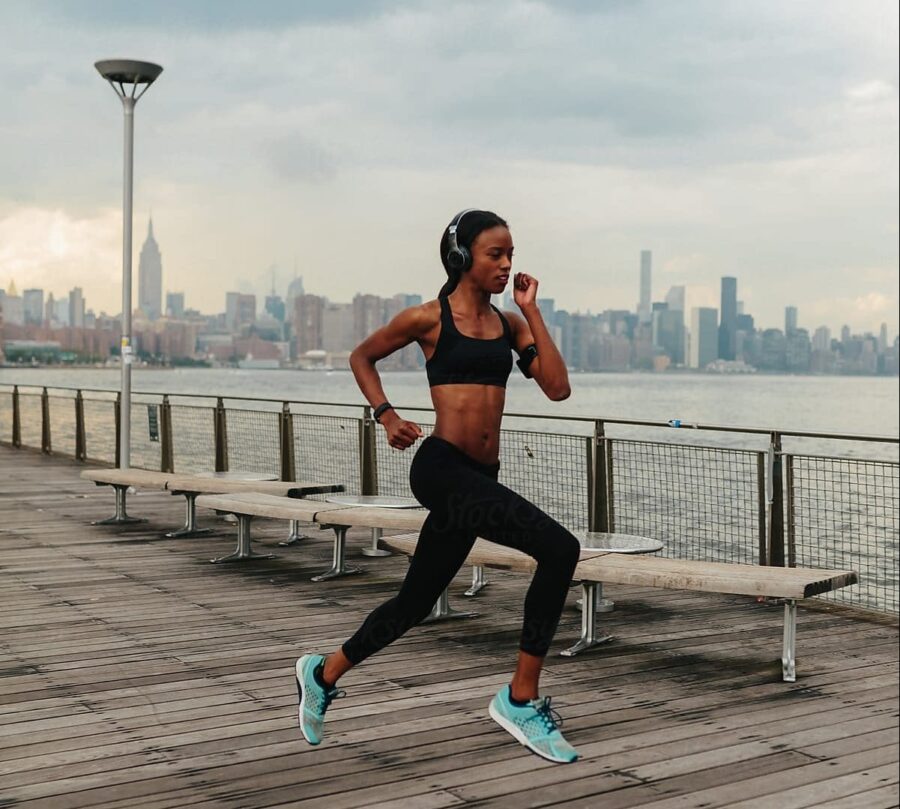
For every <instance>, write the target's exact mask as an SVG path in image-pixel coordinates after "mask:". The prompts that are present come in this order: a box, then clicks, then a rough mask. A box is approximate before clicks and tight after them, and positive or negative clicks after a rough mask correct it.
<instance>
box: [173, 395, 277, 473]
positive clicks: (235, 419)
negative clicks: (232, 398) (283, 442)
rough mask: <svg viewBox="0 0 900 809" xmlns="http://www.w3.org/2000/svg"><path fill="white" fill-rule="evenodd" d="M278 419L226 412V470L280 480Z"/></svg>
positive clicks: (250, 412) (262, 414)
mask: <svg viewBox="0 0 900 809" xmlns="http://www.w3.org/2000/svg"><path fill="white" fill-rule="evenodd" d="M280 418H281V416H280V414H278V413H266V412H262V411H259V410H237V409H229V410H228V411H227V416H226V419H227V424H228V468H229V469H230V470H232V471H245V472H261V473H265V474H272V475H275V476H276V477H278V476H280V474H281V454H280V439H279V427H278V422H279V420H280ZM176 445H177V436H176Z"/></svg>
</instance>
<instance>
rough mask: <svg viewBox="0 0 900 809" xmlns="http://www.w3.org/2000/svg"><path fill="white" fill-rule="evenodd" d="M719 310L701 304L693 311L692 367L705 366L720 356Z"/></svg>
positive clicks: (690, 362) (690, 363)
mask: <svg viewBox="0 0 900 809" xmlns="http://www.w3.org/2000/svg"><path fill="white" fill-rule="evenodd" d="M718 349H719V312H718V310H716V309H713V308H710V307H706V306H700V307H695V308H694V309H693V310H692V311H691V353H690V361H689V363H688V364H689V365H690V366H691V368H705V367H706V366H707V365H708V364H709V363H711V362H713V361H714V360H715V359H716V358H717V357H718Z"/></svg>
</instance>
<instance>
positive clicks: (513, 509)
mask: <svg viewBox="0 0 900 809" xmlns="http://www.w3.org/2000/svg"><path fill="white" fill-rule="evenodd" d="M440 252H441V261H442V262H443V265H444V269H445V270H446V272H447V275H448V276H449V278H448V280H447V282H446V283H445V284H444V286H443V288H442V289H441V291H440V293H439V294H438V297H437V300H432V301H428V302H427V303H423V304H421V305H420V306H412V307H410V308H408V309H405V310H404V311H402V312H400V314H398V315H397V316H396V317H395V318H394V319H393V320H392V321H391V322H390V323H388V324H387V325H386V326H384V327H383V328H381V329H378V330H377V331H376V332H374V333H373V334H372V335H370V336H369V337H367V338H366V339H365V340H364V341H363V342H362V343H360V344H359V345H358V346H357V347H356V349H354V351H353V353H352V354H351V356H350V367H351V368H352V370H353V374H354V376H355V377H356V381H357V383H358V384H359V387H360V390H361V391H362V393H363V395H364V396H365V397H366V399H367V400H368V401H369V403H370V404H371V405H372V406H373V407H374V408H375V410H374V418H375V420H376V421H377V422H378V423H379V424H381V425H382V426H383V427H384V429H385V431H386V432H387V440H388V443H389V444H390V445H391V446H392V447H394V448H395V449H398V450H405V449H407V448H408V447H410V446H412V445H413V444H414V443H415V442H416V441H417V440H418V439H419V438H420V437H421V436H422V430H421V429H420V428H419V426H418V425H417V424H415V423H414V422H412V421H408V420H407V419H404V418H402V417H401V416H400V414H399V413H397V411H396V410H394V409H393V407H392V406H391V405H390V403H389V402H388V401H387V397H386V396H385V394H384V389H383V388H382V386H381V379H380V377H379V375H378V371H377V370H376V369H375V363H376V362H377V361H378V360H380V359H382V358H384V357H387V356H388V355H390V354H392V353H393V352H394V351H397V350H398V349H399V348H402V347H403V346H405V345H408V344H409V343H411V342H412V341H413V340H415V341H416V342H417V343H418V344H419V346H420V347H421V348H422V351H423V353H424V355H425V357H426V363H425V369H426V372H427V376H428V384H429V386H430V388H431V398H432V402H433V404H434V410H435V425H434V430H433V432H432V434H431V435H430V436H428V437H427V438H426V439H425V440H424V441H423V442H422V444H421V445H420V446H419V448H418V450H417V451H416V454H415V456H414V457H413V460H412V464H411V467H410V472H409V484H410V488H411V489H412V492H413V494H414V495H415V497H416V500H418V501H419V503H421V504H422V505H423V506H424V507H425V508H427V509H429V514H428V517H427V518H426V519H425V522H424V524H423V526H422V530H421V533H420V535H419V539H418V543H417V545H416V551H415V554H414V556H413V557H412V559H411V562H410V565H409V570H408V572H407V574H406V578H405V579H404V581H403V584H402V586H401V587H400V591H399V592H398V593H397V595H396V596H394V597H393V598H391V599H389V600H388V601H385V602H384V603H383V604H381V606H379V607H377V608H376V609H375V610H374V611H373V612H372V613H371V614H370V615H369V616H368V617H367V618H366V620H365V621H364V622H363V624H362V626H360V628H359V629H358V630H357V631H356V633H355V634H354V635H353V636H352V637H351V638H350V639H348V640H347V641H346V642H345V643H344V644H343V645H342V646H341V648H339V649H337V650H336V651H334V652H332V653H331V654H329V655H327V656H323V655H319V654H307V655H304V656H303V657H301V658H300V659H299V660H298V661H297V664H296V676H297V689H298V692H299V696H300V727H301V729H302V731H303V735H304V737H305V738H306V740H307V741H308V742H309V743H310V744H319V742H320V741H321V740H322V733H323V720H324V716H325V711H326V709H327V708H328V706H329V704H330V703H331V701H332V700H333V699H334V698H335V697H337V696H342V694H343V692H341V691H339V690H338V689H337V688H336V683H337V681H338V679H339V678H340V677H341V676H342V675H343V674H345V673H346V672H347V671H349V670H350V668H352V667H353V666H356V665H358V664H359V663H361V662H362V661H363V660H365V659H366V658H367V657H369V656H370V655H373V654H374V653H375V652H377V651H379V650H380V649H383V648H384V647H385V646H387V645H388V644H389V643H391V642H393V641H394V640H396V639H397V638H399V637H400V636H401V635H403V634H404V633H405V632H406V631H407V630H409V629H410V628H412V627H413V626H415V625H416V624H418V623H419V622H421V621H422V620H423V619H424V618H426V617H427V616H428V614H429V613H430V612H431V609H432V607H433V606H434V604H435V602H436V601H437V600H438V598H439V597H440V595H441V593H442V592H443V591H444V590H445V589H446V587H447V586H448V585H449V584H450V582H451V581H452V580H453V577H454V576H455V575H456V574H457V572H458V571H459V569H460V567H461V566H462V564H463V562H464V561H465V559H466V557H467V556H468V554H469V551H470V550H471V549H472V546H473V544H474V543H475V539H476V538H477V537H483V538H485V539H488V540H490V541H492V542H496V543H498V544H500V545H505V546H507V547H510V548H515V549H517V550H520V551H524V552H525V553H527V554H529V555H530V556H532V557H534V559H535V560H537V570H536V572H535V574H534V578H533V579H532V582H531V585H530V587H529V588H528V593H527V595H526V597H525V616H524V621H523V626H522V635H521V640H520V643H519V656H518V662H517V665H516V670H515V673H514V674H513V677H512V681H511V682H510V684H509V685H506V686H504V687H503V688H502V689H500V691H499V693H498V694H497V695H496V696H495V697H494V698H493V699H492V700H491V703H490V705H489V713H490V715H491V717H492V718H493V719H494V720H495V721H496V722H498V723H499V724H500V726H501V727H503V728H505V729H506V730H507V731H509V732H510V733H511V734H512V735H513V736H514V737H515V738H516V739H517V740H518V741H519V742H521V743H522V744H523V745H526V746H527V747H528V748H529V749H531V750H533V751H534V752H535V753H537V754H538V755H540V756H543V757H544V758H546V759H549V760H550V761H558V762H571V761H575V760H576V759H577V758H578V753H577V752H576V751H575V749H574V748H573V747H572V746H571V745H570V744H569V743H568V742H566V740H565V739H564V738H563V736H562V734H561V733H560V731H559V727H558V724H559V717H558V715H557V714H556V712H555V711H554V710H552V709H551V707H550V697H544V698H543V699H540V698H539V697H538V680H539V678H540V673H541V666H542V664H543V662H544V657H545V656H546V654H547V650H548V648H549V646H550V642H551V640H552V639H553V635H554V633H555V631H556V627H557V624H558V623H559V618H560V614H561V613H562V609H563V606H564V604H565V600H566V594H567V593H568V590H569V583H570V581H571V578H572V574H573V572H574V570H575V566H576V564H577V563H578V557H579V551H580V546H579V543H578V540H577V539H576V538H575V537H574V536H572V534H571V533H570V532H569V531H567V530H566V529H565V528H563V527H562V526H561V525H560V524H559V523H558V522H556V520H554V519H553V518H552V517H549V516H548V515H547V514H545V513H544V512H543V511H541V510H540V509H539V508H537V507H536V506H535V505H533V504H532V503H530V502H529V501H528V500H526V499H525V498H523V497H521V496H520V495H518V494H516V493H515V492H514V491H512V490H511V489H508V488H507V487H506V486H503V485H502V484H500V483H498V482H497V473H498V471H499V469H500V463H499V461H498V455H499V448H500V422H501V419H502V417H503V405H504V400H505V395H506V381H507V378H508V377H509V374H510V372H511V370H512V364H513V359H512V351H513V350H515V351H516V352H517V353H518V354H519V357H520V358H519V360H518V363H517V364H518V365H519V367H520V368H521V370H522V372H523V373H524V374H525V376H526V377H529V378H532V377H533V378H534V380H535V381H536V382H537V383H538V385H539V386H540V388H541V390H543V391H544V393H545V394H546V395H547V397H548V398H550V399H552V400H554V401H560V400H562V399H565V398H566V397H567V396H568V395H569V393H570V389H569V379H568V373H567V371H566V365H565V362H564V361H563V358H562V356H561V355H560V353H559V351H558V350H557V348H556V346H555V345H554V343H553V340H552V339H551V337H550V335H549V333H548V332H547V327H546V325H545V324H544V321H543V318H542V317H541V313H540V310H539V309H538V306H537V301H536V295H537V288H538V282H537V280H536V279H535V278H534V277H532V276H530V275H526V274H525V273H516V276H515V279H514V292H513V294H514V299H515V302H516V304H517V305H518V307H519V309H521V311H522V314H521V315H519V314H517V313H513V312H501V311H500V310H499V309H497V308H496V307H495V306H493V305H492V304H491V295H496V294H498V293H500V292H502V291H503V289H504V288H505V286H506V284H507V283H508V281H509V274H510V268H511V266H512V256H513V243H512V236H511V235H510V232H509V227H508V226H507V224H506V222H505V221H504V220H503V219H501V218H500V217H499V216H497V215H496V214H494V213H491V212H490V211H479V210H475V209H467V210H465V211H461V212H460V213H459V214H457V215H456V216H455V217H454V218H453V221H452V222H451V223H450V224H449V225H448V226H447V229H446V230H445V231H444V234H443V236H442V238H441V245H440Z"/></svg>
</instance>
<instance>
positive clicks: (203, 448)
mask: <svg viewBox="0 0 900 809" xmlns="http://www.w3.org/2000/svg"><path fill="white" fill-rule="evenodd" d="M215 413H216V411H215V408H212V407H197V406H195V405H179V404H173V405H172V465H173V467H174V469H175V471H176V472H212V471H214V470H215V468H216V433H215ZM158 468H159V467H157V469H158Z"/></svg>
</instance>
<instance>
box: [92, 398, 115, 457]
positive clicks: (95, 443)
mask: <svg viewBox="0 0 900 809" xmlns="http://www.w3.org/2000/svg"><path fill="white" fill-rule="evenodd" d="M84 443H85V451H86V453H87V458H88V460H89V461H98V462H100V463H115V461H116V403H115V399H114V398H112V397H108V396H107V397H96V398H95V397H93V396H92V397H91V398H85V400H84Z"/></svg>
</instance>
